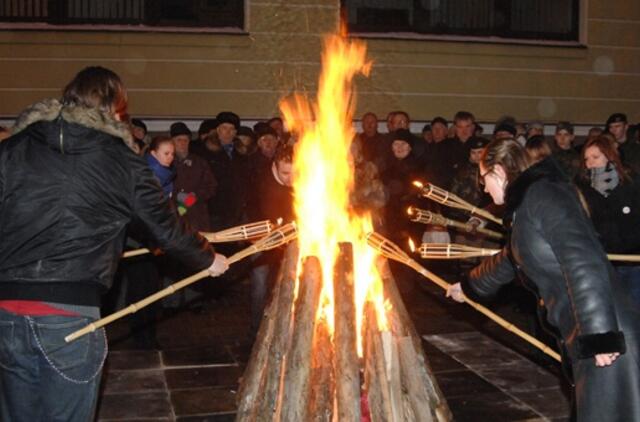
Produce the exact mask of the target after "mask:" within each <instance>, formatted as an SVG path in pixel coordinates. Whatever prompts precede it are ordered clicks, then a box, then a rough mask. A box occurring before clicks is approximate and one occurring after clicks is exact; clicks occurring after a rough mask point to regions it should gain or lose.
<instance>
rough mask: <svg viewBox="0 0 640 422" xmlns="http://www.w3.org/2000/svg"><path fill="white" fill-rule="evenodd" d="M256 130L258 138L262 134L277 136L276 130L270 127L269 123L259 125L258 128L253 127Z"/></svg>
mask: <svg viewBox="0 0 640 422" xmlns="http://www.w3.org/2000/svg"><path fill="white" fill-rule="evenodd" d="M255 131H256V138H258V139H260V138H262V137H263V136H266V135H272V136H273V137H275V138H277V137H278V132H276V130H275V129H274V128H272V127H271V126H269V125H266V126H260V127H259V128H255Z"/></svg>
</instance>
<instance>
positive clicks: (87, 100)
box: [62, 66, 127, 115]
mask: <svg viewBox="0 0 640 422" xmlns="http://www.w3.org/2000/svg"><path fill="white" fill-rule="evenodd" d="M62 102H63V103H64V104H75V105H78V106H83V107H89V108H98V109H102V110H103V111H108V112H111V111H113V112H114V114H120V115H124V114H126V110H127V92H126V91H125V89H124V85H123V84H122V81H121V80H120V77H119V76H118V75H117V74H116V73H114V72H113V71H111V70H109V69H106V68H104V67H101V66H90V67H86V68H84V69H82V70H81V71H80V72H78V74H77V75H76V76H75V77H74V78H73V80H71V82H69V84H68V85H67V86H66V87H65V88H64V91H63V93H62Z"/></svg>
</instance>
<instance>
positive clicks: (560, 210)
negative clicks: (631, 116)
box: [462, 159, 625, 358]
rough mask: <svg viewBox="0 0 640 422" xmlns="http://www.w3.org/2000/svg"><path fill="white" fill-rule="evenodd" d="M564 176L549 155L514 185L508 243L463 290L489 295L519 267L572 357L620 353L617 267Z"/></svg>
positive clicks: (509, 192) (507, 213)
mask: <svg viewBox="0 0 640 422" xmlns="http://www.w3.org/2000/svg"><path fill="white" fill-rule="evenodd" d="M565 177H566V176H564V174H563V173H562V170H560V168H559V167H558V166H557V164H555V162H554V161H553V160H549V159H546V160H543V161H541V162H540V163H538V164H536V165H534V166H532V167H530V168H529V169H527V170H526V171H525V172H524V173H523V174H521V175H520V177H518V178H517V179H516V180H515V181H514V182H512V183H511V184H510V185H509V187H508V188H507V191H506V196H505V203H506V211H505V217H504V220H505V222H506V224H507V226H508V227H507V228H508V229H509V230H510V242H509V245H507V247H506V248H505V249H504V250H503V251H502V253H500V254H498V255H495V256H493V257H491V258H490V259H486V260H484V261H483V263H482V264H480V265H479V266H478V267H477V268H476V269H474V270H473V271H472V273H471V275H470V278H469V281H468V282H467V283H463V285H462V287H463V291H464V292H465V294H466V295H467V296H469V297H470V298H477V299H480V298H482V297H488V296H492V295H493V294H494V293H495V292H496V291H497V290H498V289H499V288H500V287H501V286H502V285H504V284H506V283H508V282H510V281H511V280H513V279H514V277H515V276H516V269H520V270H521V271H522V272H523V273H524V275H525V276H526V277H527V279H528V280H530V282H531V283H533V285H532V286H531V287H533V288H534V289H535V290H536V293H537V294H538V295H539V296H540V297H541V298H542V300H543V301H544V303H545V306H546V310H547V318H548V320H549V323H550V324H551V325H552V326H554V327H556V328H557V329H558V330H559V331H560V333H561V335H562V339H563V340H564V341H565V343H566V346H567V348H568V351H569V352H570V354H571V356H572V357H573V358H588V357H592V356H594V355H596V354H598V353H611V352H623V351H624V346H625V344H624V337H623V335H622V333H621V331H620V327H619V326H618V319H617V317H616V309H615V304H614V295H613V293H612V287H613V286H612V279H613V276H612V267H611V265H610V263H609V261H608V259H607V257H606V254H605V252H604V250H603V248H602V246H601V245H600V242H599V241H598V237H597V234H596V232H595V230H594V228H593V225H592V224H591V222H590V221H589V217H588V216H587V214H586V212H585V211H584V209H583V208H582V206H581V204H580V201H579V199H578V196H577V191H576V188H575V187H574V186H572V185H571V184H569V183H568V182H566V179H565ZM509 226H510V227H509ZM510 254H511V259H510ZM512 260H513V264H512Z"/></svg>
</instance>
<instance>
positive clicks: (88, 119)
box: [12, 98, 139, 154]
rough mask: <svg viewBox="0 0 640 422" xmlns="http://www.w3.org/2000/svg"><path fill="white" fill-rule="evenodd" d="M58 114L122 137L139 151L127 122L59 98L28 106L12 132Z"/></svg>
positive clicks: (50, 119)
mask: <svg viewBox="0 0 640 422" xmlns="http://www.w3.org/2000/svg"><path fill="white" fill-rule="evenodd" d="M58 116H62V118H63V119H64V120H65V121H67V122H69V123H76V124H79V125H82V126H85V127H88V128H91V129H95V130H98V131H100V132H104V133H107V134H109V135H113V136H116V137H118V138H122V140H123V141H124V143H125V144H126V145H127V146H128V147H129V148H130V149H131V150H132V151H133V152H135V153H136V154H138V152H139V149H138V146H137V145H136V143H135V142H134V141H133V136H132V135H131V131H130V130H129V126H128V125H127V124H126V123H124V122H119V121H117V120H115V119H114V118H113V117H112V116H111V115H109V114H107V113H103V112H101V111H100V110H98V109H95V108H87V107H81V106H77V105H73V104H71V105H69V104H67V105H63V104H62V103H61V102H60V101H59V100H57V99H53V98H50V99H46V100H42V101H40V102H37V103H35V104H32V105H30V106H29V107H27V108H26V109H25V110H24V111H23V112H22V113H20V115H19V116H18V118H17V119H16V123H15V125H14V126H13V128H12V132H13V134H16V133H18V132H20V131H22V130H23V129H25V128H26V127H27V126H29V125H31V124H33V123H36V122H40V121H47V122H51V121H53V120H55V119H56V118H57V117H58Z"/></svg>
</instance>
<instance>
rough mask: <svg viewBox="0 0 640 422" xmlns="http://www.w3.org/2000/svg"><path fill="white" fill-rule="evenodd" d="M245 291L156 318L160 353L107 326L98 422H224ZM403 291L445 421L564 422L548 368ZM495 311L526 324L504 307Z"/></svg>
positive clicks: (236, 368) (479, 326) (242, 337)
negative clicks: (448, 415)
mask: <svg viewBox="0 0 640 422" xmlns="http://www.w3.org/2000/svg"><path fill="white" fill-rule="evenodd" d="M248 288H249V286H248V284H247V283H246V282H245V283H239V284H237V285H235V286H233V287H232V288H229V289H227V291H226V292H225V293H224V294H223V295H222V296H221V297H220V298H219V299H218V300H216V301H215V302H212V303H211V304H209V305H208V306H207V307H206V308H205V309H204V310H203V311H202V312H200V313H195V312H192V311H189V310H184V311H179V312H172V313H171V315H168V316H165V317H163V319H162V320H161V321H160V322H159V323H158V326H157V332H158V336H157V337H158V343H159V348H160V350H152V351H149V350H135V348H134V346H133V342H132V341H131V338H130V337H129V336H128V335H127V332H128V324H127V323H126V321H125V322H118V323H115V324H114V325H113V326H111V327H109V330H108V335H109V338H110V347H111V352H110V355H109V358H108V361H107V367H106V370H105V373H104V377H103V385H102V390H101V394H100V403H99V415H98V418H99V420H100V421H105V422H106V421H116V420H117V421H181V422H186V421H194V422H195V421H200V422H202V421H231V420H234V417H235V414H234V413H235V400H236V391H237V387H238V378H239V377H240V376H241V375H242V371H243V369H244V366H245V364H246V360H247V357H248V355H249V352H250V346H251V345H250V344H249V342H248V341H247V340H246V339H247V333H248V325H249V318H248V314H249V309H248ZM404 290H405V292H406V293H408V294H406V297H408V298H410V299H409V300H408V302H407V307H408V309H409V311H410V313H411V316H412V318H413V320H414V323H415V325H416V328H417V330H418V332H419V333H420V334H421V335H422V336H423V345H424V349H425V353H426V356H427V358H428V360H429V362H430V364H431V367H432V369H433V371H434V374H435V377H436V380H437V382H438V383H439V385H440V388H441V389H442V391H443V393H444V395H445V397H446V399H447V402H448V403H449V407H450V408H451V410H452V412H453V414H454V417H455V420H457V421H492V422H500V421H546V420H553V421H564V420H568V414H569V405H568V400H567V394H566V393H565V392H564V391H563V388H564V385H563V384H564V383H563V380H562V379H561V376H560V375H559V370H558V368H557V366H556V365H555V364H553V363H552V362H550V361H549V360H548V359H545V358H541V357H540V356H539V354H538V353H536V352H535V351H534V350H532V349H531V348H530V347H529V346H528V345H527V344H526V343H524V342H523V341H520V340H519V339H518V338H517V337H515V336H513V335H511V334H509V333H506V332H504V330H503V329H502V328H500V327H498V326H497V325H495V324H493V323H491V322H489V321H487V319H486V318H485V317H484V316H482V315H480V314H478V313H477V312H476V311H474V310H473V309H471V308H470V307H468V306H466V305H459V304H454V303H452V302H450V301H449V300H447V299H445V298H443V297H442V293H441V291H439V290H437V288H435V287H431V285H428V284H427V283H421V284H420V285H419V286H416V287H414V288H413V290H411V288H405V289H404ZM497 308H498V311H499V312H500V313H501V314H503V315H505V316H506V317H507V318H509V319H510V320H512V321H515V322H516V323H517V324H518V325H522V324H525V325H526V318H524V316H523V314H520V313H518V312H515V311H514V309H513V307H512V306H511V305H497Z"/></svg>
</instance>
